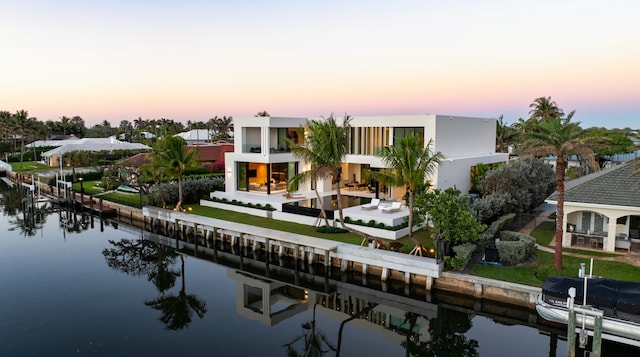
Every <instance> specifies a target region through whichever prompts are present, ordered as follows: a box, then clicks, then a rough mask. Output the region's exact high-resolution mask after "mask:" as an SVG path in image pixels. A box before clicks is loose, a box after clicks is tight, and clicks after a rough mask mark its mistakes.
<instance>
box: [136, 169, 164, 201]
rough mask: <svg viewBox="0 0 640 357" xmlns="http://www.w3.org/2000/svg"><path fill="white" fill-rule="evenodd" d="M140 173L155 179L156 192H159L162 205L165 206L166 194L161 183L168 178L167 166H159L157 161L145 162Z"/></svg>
mask: <svg viewBox="0 0 640 357" xmlns="http://www.w3.org/2000/svg"><path fill="white" fill-rule="evenodd" d="M140 175H141V176H143V177H146V178H148V179H152V180H153V182H154V184H155V192H156V193H157V195H158V200H159V201H160V207H165V206H166V203H165V202H164V196H163V195H162V190H161V189H160V184H161V183H162V182H163V181H165V180H167V178H168V176H167V172H166V170H165V167H164V166H158V165H157V163H154V162H151V163H148V164H144V165H142V166H140Z"/></svg>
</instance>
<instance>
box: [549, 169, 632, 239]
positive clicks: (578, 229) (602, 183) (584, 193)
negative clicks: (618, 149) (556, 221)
mask: <svg viewBox="0 0 640 357" xmlns="http://www.w3.org/2000/svg"><path fill="white" fill-rule="evenodd" d="M634 168H635V162H634V161H630V162H627V163H624V164H620V165H616V166H613V167H611V168H609V169H605V170H602V171H599V172H596V173H592V174H590V175H587V176H584V177H581V178H578V179H575V180H572V181H569V182H567V183H566V189H565V202H564V221H565V222H566V227H565V229H564V234H563V239H562V245H563V246H566V247H569V246H578V247H587V248H594V249H601V250H604V251H610V252H613V251H615V250H616V249H618V250H623V251H629V250H631V248H632V247H634V248H636V247H638V246H639V245H640V187H638V186H637V185H636V182H637V181H638V178H637V177H635V176H632V175H631V173H632V172H633V170H634ZM556 200H557V193H554V194H553V195H551V196H550V197H549V199H548V200H547V202H549V203H552V204H555V203H557V202H556Z"/></svg>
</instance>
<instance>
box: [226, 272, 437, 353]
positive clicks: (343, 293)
mask: <svg viewBox="0 0 640 357" xmlns="http://www.w3.org/2000/svg"><path fill="white" fill-rule="evenodd" d="M227 276H228V277H229V278H232V279H234V280H235V281H236V283H237V288H236V292H237V294H236V311H237V313H238V315H240V316H243V317H245V318H247V319H251V320H255V321H259V322H261V323H263V324H265V325H267V326H273V325H276V324H278V323H280V322H282V321H284V320H286V319H288V318H290V317H293V316H295V315H297V314H299V313H302V312H305V311H311V310H312V309H313V308H314V307H315V308H316V311H317V312H318V313H320V314H322V315H325V316H327V317H329V318H331V319H332V320H335V321H338V322H342V321H346V320H348V319H349V318H351V317H355V318H354V319H352V320H349V324H350V325H356V326H357V327H358V328H360V329H363V330H368V331H372V332H375V333H376V334H378V335H380V336H382V337H384V338H385V339H386V340H388V341H391V342H393V343H401V342H402V341H404V340H405V339H406V336H407V335H412V336H415V337H417V340H420V341H429V340H430V339H431V336H430V333H429V328H428V327H429V320H430V319H436V318H437V316H438V306H437V305H435V304H430V303H426V302H422V303H418V304H416V301H415V300H412V299H410V298H403V297H401V296H394V297H393V298H394V300H397V301H396V303H397V305H399V306H401V307H394V306H388V305H382V304H378V303H374V304H372V303H371V302H372V301H380V300H381V297H380V296H377V294H375V293H373V294H372V293H371V292H372V290H370V289H367V288H363V287H352V289H347V288H339V289H338V291H336V292H332V293H329V294H327V293H324V292H319V291H313V290H310V289H308V288H301V287H296V286H293V285H289V284H286V283H282V282H279V281H276V280H271V279H269V278H265V277H262V276H256V275H253V274H251V273H248V272H243V271H238V270H234V269H228V270H227ZM358 290H360V291H358ZM367 290H369V292H367ZM404 300H406V301H404ZM408 313H413V315H414V316H415V319H414V320H412V321H410V320H409V319H407V314H408Z"/></svg>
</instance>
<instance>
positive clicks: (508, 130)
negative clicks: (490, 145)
mask: <svg viewBox="0 0 640 357" xmlns="http://www.w3.org/2000/svg"><path fill="white" fill-rule="evenodd" d="M516 134H517V133H516V130H515V129H514V128H513V127H512V126H509V125H507V123H506V122H505V121H504V116H503V115H502V114H500V116H499V117H498V120H497V122H496V151H498V152H507V151H508V150H507V146H508V145H509V144H511V143H513V141H514V139H515V137H516Z"/></svg>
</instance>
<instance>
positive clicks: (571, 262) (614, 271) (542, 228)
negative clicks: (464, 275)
mask: <svg viewBox="0 0 640 357" xmlns="http://www.w3.org/2000/svg"><path fill="white" fill-rule="evenodd" d="M549 224H550V225H551V226H553V222H543V223H542V224H540V225H539V226H538V228H536V229H535V230H534V231H533V232H532V233H531V235H532V236H534V237H536V240H537V241H538V243H539V244H542V242H545V241H547V239H548V241H547V245H548V242H550V241H551V239H550V238H548V237H549V235H551V237H552V236H553V232H551V231H550V230H549V227H550V226H549ZM563 251H564V252H565V253H567V252H570V251H576V252H577V253H580V254H583V255H591V256H593V257H594V262H593V274H594V275H596V276H604V277H607V278H612V279H618V280H628V281H640V268H637V267H635V266H632V265H629V264H625V263H620V262H612V261H607V260H599V259H598V258H600V257H608V256H616V255H617V254H612V253H604V252H591V251H589V252H587V251H583V250H577V249H565V250H563ZM586 253H590V254H586ZM553 257H554V254H553V253H548V252H543V251H541V250H537V251H536V259H535V261H533V262H532V263H529V264H523V265H519V266H506V267H494V266H485V265H482V264H475V265H473V266H472V267H471V273H472V274H473V275H478V276H482V277H485V278H490V279H497V280H503V281H509V282H512V283H519V284H525V285H532V286H542V283H543V282H542V281H541V280H539V279H538V278H536V276H535V273H536V271H538V270H545V269H547V270H548V272H549V275H564V276H578V269H579V268H580V263H586V265H587V269H589V265H590V259H588V258H579V257H573V256H569V255H566V254H564V255H563V257H562V270H560V271H555V270H553Z"/></svg>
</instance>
